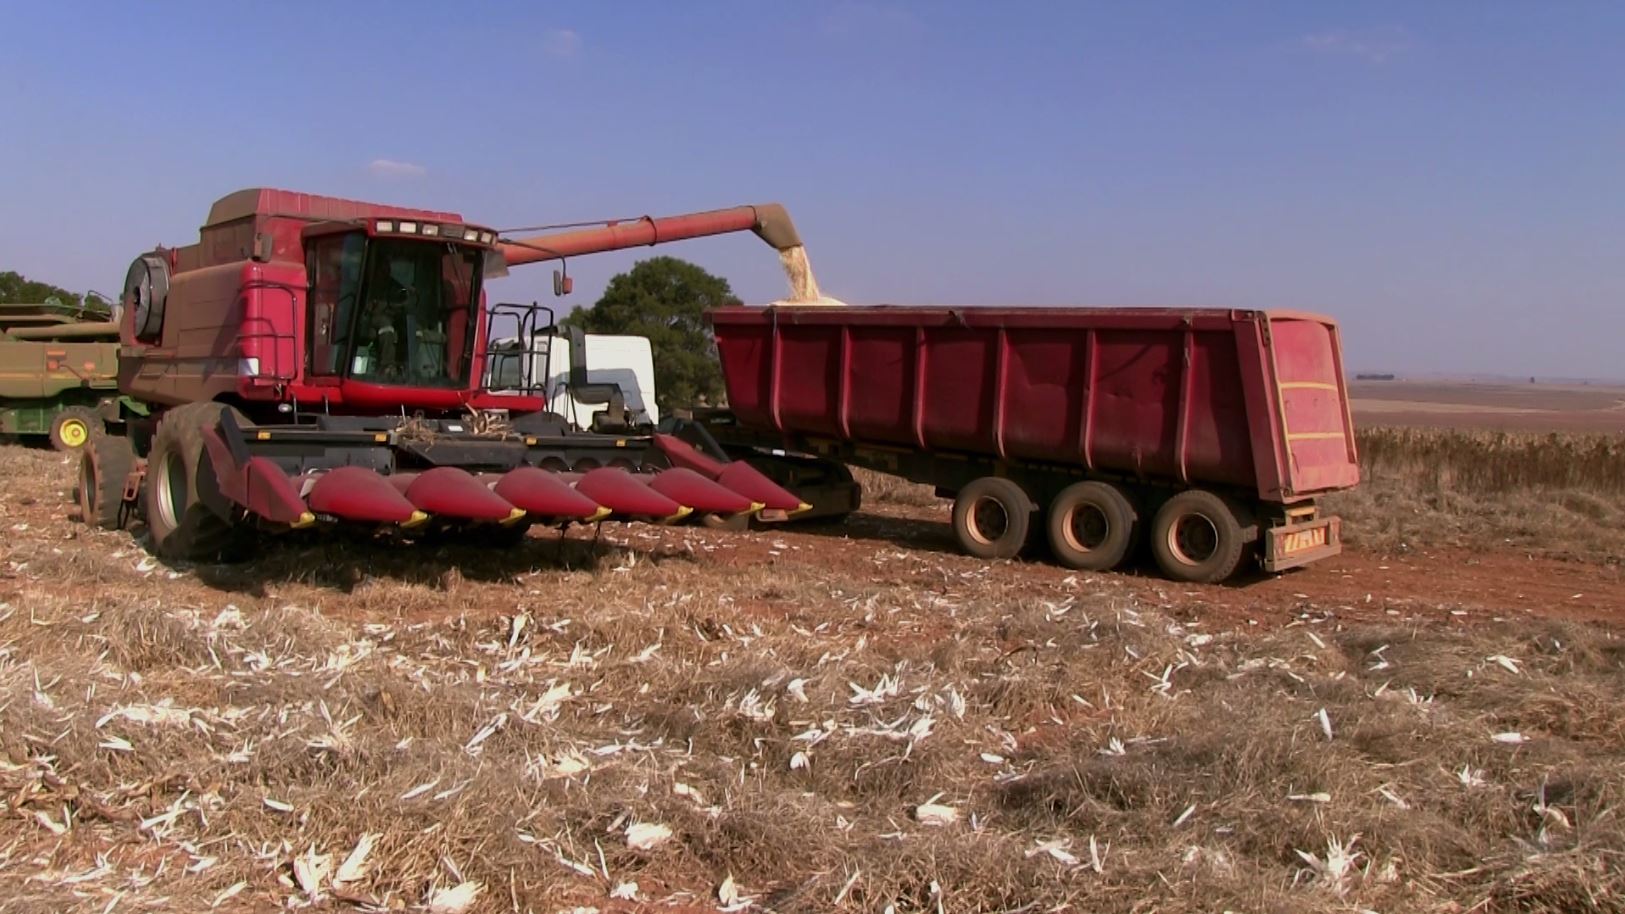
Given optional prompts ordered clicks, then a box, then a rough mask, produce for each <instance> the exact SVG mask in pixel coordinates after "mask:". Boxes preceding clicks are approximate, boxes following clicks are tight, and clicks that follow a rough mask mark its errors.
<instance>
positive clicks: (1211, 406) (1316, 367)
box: [711, 306, 1359, 581]
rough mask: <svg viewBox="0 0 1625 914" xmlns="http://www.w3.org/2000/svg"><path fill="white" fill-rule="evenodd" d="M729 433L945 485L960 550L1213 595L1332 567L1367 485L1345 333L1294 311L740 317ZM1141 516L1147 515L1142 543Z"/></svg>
mask: <svg viewBox="0 0 1625 914" xmlns="http://www.w3.org/2000/svg"><path fill="white" fill-rule="evenodd" d="M711 321H712V326H713V328H714V329H715V331H716V336H717V345H718V348H719V350H720V354H721V357H722V366H723V374H724V379H725V382H726V384H727V390H728V400H729V404H730V409H731V411H732V414H733V419H734V422H735V423H736V425H735V426H734V427H733V432H732V434H731V437H733V438H734V440H735V441H736V442H737V441H738V440H739V436H741V435H745V436H755V437H756V439H757V442H758V444H759V445H760V446H763V447H775V448H784V449H788V450H792V451H799V452H803V453H809V454H816V455H819V456H822V457H827V458H831V459H834V460H839V461H842V462H845V463H850V464H855V465H859V466H866V467H870V468H873V469H877V470H880V471H882V472H887V473H892V474H896V475H899V476H903V477H906V478H909V479H912V480H915V481H918V482H925V483H929V484H932V485H934V486H936V487H937V488H938V490H939V492H940V493H941V494H943V495H945V496H952V497H954V499H955V504H954V514H953V518H954V519H953V525H954V532H955V535H956V537H957V538H958V540H959V542H960V544H961V546H962V547H963V548H964V549H965V550H966V551H967V552H969V553H972V554H975V555H981V556H986V557H991V558H998V557H1009V556H1012V555H1014V554H1016V552H1017V551H1019V550H1020V549H1021V548H1022V546H1023V545H1024V544H1025V543H1026V542H1027V540H1028V534H1029V531H1030V530H1035V529H1037V527H1036V526H1035V522H1039V521H1041V522H1042V525H1043V529H1044V531H1045V532H1046V534H1047V539H1048V541H1049V544H1050V547H1051V548H1052V550H1053V551H1054V553H1055V555H1056V556H1057V558H1058V559H1060V560H1061V561H1062V562H1063V563H1065V564H1067V565H1070V566H1072V567H1077V568H1084V569H1091V570H1105V569H1109V568H1112V567H1115V566H1117V565H1118V564H1119V563H1121V562H1122V561H1123V560H1124V558H1125V557H1127V556H1128V554H1129V553H1130V552H1131V550H1132V549H1133V548H1134V546H1135V545H1136V543H1137V542H1138V540H1139V539H1141V538H1142V536H1143V538H1145V539H1147V540H1148V541H1149V543H1150V546H1151V549H1152V551H1153V553H1154V554H1155V556H1156V559H1157V561H1158V564H1159V565H1160V566H1161V567H1162V569H1163V570H1164V572H1165V573H1167V574H1168V575H1170V576H1171V577H1174V578H1177V579H1181V580H1189V581H1218V580H1223V579H1225V578H1227V577H1229V576H1230V575H1231V574H1232V573H1233V572H1234V571H1235V570H1236V569H1237V567H1238V566H1239V565H1240V564H1241V561H1242V559H1243V557H1244V556H1245V555H1246V554H1247V553H1248V552H1249V551H1254V552H1256V554H1257V555H1258V557H1259V559H1260V561H1261V563H1262V565H1263V567H1264V568H1265V569H1266V570H1270V571H1275V570H1280V569H1285V568H1290V567H1293V566H1297V565H1302V564H1305V563H1307V562H1312V561H1315V560H1317V559H1321V558H1325V557H1327V556H1330V555H1334V554H1336V553H1337V552H1338V551H1339V550H1340V548H1341V546H1340V542H1339V523H1338V519H1337V518H1336V517H1330V516H1324V515H1323V514H1322V513H1321V511H1320V508H1319V506H1318V504H1317V498H1319V497H1320V496H1322V495H1325V494H1327V493H1329V492H1334V491H1337V490H1339V489H1346V488H1349V487H1350V486H1353V485H1354V484H1355V483H1356V482H1358V480H1359V462H1358V459H1357V456H1356V453H1355V446H1354V432H1353V427H1352V424H1351V421H1350V416H1349V405H1348V391H1347V388H1346V385H1345V381H1344V375H1343V364H1342V355H1341V351H1340V346H1339V339H1338V330H1337V325H1336V323H1335V322H1334V321H1332V320H1331V319H1329V318H1326V317H1321V316H1318V315H1313V314H1305V313H1299V312H1288V311H1240V310H1218V309H1139V308H940V307H895V306H878V307H850V306H849V307H807V306H791V307H785V306H779V307H769V308H746V307H733V308H723V309H719V310H717V311H714V312H712V314H711ZM1142 519H1144V520H1146V521H1148V524H1146V525H1144V526H1146V527H1147V529H1146V530H1145V531H1143V532H1142V530H1141V529H1140V528H1141V527H1142V523H1141V521H1142Z"/></svg>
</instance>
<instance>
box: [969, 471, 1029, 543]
mask: <svg viewBox="0 0 1625 914" xmlns="http://www.w3.org/2000/svg"><path fill="white" fill-rule="evenodd" d="M1033 511H1034V505H1033V501H1032V499H1031V498H1028V497H1027V493H1026V492H1025V491H1023V490H1022V488H1021V486H1019V485H1016V484H1015V483H1013V482H1011V481H1010V480H1008V479H1004V478H1002V477H998V476H983V477H981V478H980V479H975V480H972V481H971V483H970V484H969V485H967V486H965V487H964V488H963V489H960V490H959V494H957V495H955V496H954V516H953V528H954V539H956V540H958V541H959V548H960V549H963V550H964V551H965V552H966V553H968V554H970V555H974V556H976V557H977V558H983V559H1009V558H1014V557H1015V556H1016V555H1017V554H1018V553H1020V552H1021V548H1022V547H1023V546H1024V545H1026V543H1027V532H1028V530H1029V529H1031V527H1032V515H1033Z"/></svg>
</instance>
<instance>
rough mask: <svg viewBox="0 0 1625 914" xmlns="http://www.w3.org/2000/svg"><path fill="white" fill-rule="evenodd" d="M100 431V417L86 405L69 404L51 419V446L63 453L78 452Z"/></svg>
mask: <svg viewBox="0 0 1625 914" xmlns="http://www.w3.org/2000/svg"><path fill="white" fill-rule="evenodd" d="M101 433H102V417H101V416H99V415H97V414H96V411H95V410H93V409H91V408H90V407H88V406H69V407H67V408H65V409H63V410H62V411H61V412H59V413H57V414H56V416H55V417H54V418H52V419H51V447H54V448H56V449H57V450H59V451H62V452H63V453H65V454H73V453H78V451H79V449H80V448H82V447H84V446H85V445H86V444H88V443H89V442H90V440H91V439H92V438H95V437H98V436H99V435H101Z"/></svg>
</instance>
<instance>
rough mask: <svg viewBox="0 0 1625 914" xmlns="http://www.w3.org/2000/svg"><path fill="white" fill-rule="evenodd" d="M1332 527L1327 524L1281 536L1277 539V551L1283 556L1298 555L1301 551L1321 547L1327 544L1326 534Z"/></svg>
mask: <svg viewBox="0 0 1625 914" xmlns="http://www.w3.org/2000/svg"><path fill="white" fill-rule="evenodd" d="M1330 529H1331V526H1330V525H1329V524H1326V525H1322V526H1319V527H1311V528H1309V529H1308V530H1299V531H1297V532H1296V533H1288V534H1285V535H1283V536H1280V537H1278V538H1277V539H1276V540H1275V549H1276V553H1277V554H1278V555H1281V556H1289V555H1297V554H1298V553H1300V552H1308V551H1310V550H1311V549H1319V548H1320V547H1322V546H1324V545H1326V535H1327V531H1328V530H1330Z"/></svg>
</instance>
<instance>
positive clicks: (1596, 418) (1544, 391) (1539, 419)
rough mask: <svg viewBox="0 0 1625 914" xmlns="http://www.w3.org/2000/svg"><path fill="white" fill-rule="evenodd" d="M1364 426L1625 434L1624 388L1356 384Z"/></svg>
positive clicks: (1357, 412) (1354, 395)
mask: <svg viewBox="0 0 1625 914" xmlns="http://www.w3.org/2000/svg"><path fill="white" fill-rule="evenodd" d="M1349 396H1350V398H1351V400H1352V406H1353V409H1354V420H1355V423H1356V424H1357V425H1360V426H1377V425H1383V426H1409V427H1423V428H1458V429H1499V430H1504V431H1520V432H1581V433H1584V432H1595V433H1608V432H1613V433H1616V434H1617V433H1622V432H1625V388H1622V387H1618V386H1612V385H1606V384H1603V385H1566V384H1490V383H1471V382H1464V381H1356V382H1354V383H1353V384H1351V385H1350V386H1349Z"/></svg>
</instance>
